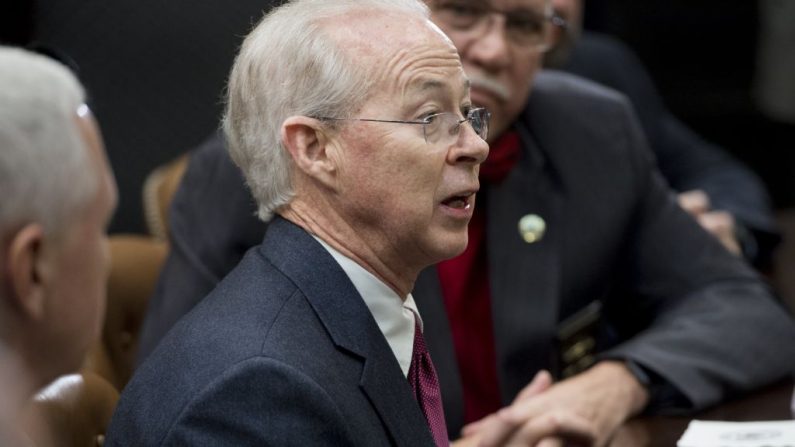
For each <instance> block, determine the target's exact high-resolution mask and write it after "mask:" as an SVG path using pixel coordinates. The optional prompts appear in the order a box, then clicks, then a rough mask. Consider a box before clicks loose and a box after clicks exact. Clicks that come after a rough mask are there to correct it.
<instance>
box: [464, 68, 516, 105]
mask: <svg viewBox="0 0 795 447" xmlns="http://www.w3.org/2000/svg"><path fill="white" fill-rule="evenodd" d="M469 82H470V83H471V85H472V87H477V88H479V89H481V90H486V91H488V92H489V93H491V94H492V95H494V96H496V97H497V98H499V99H500V100H502V101H507V100H509V99H511V89H510V88H508V87H506V86H505V85H503V84H502V83H500V82H499V81H497V80H496V79H494V78H492V77H490V76H487V75H480V74H475V75H470V76H469Z"/></svg>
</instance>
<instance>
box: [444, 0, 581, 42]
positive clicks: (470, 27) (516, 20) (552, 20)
mask: <svg viewBox="0 0 795 447" xmlns="http://www.w3.org/2000/svg"><path fill="white" fill-rule="evenodd" d="M431 5H432V6H431V8H432V9H433V12H434V20H435V21H437V22H438V23H441V24H444V25H445V26H446V27H448V28H450V29H451V30H453V31H458V32H466V33H471V35H472V36H475V37H482V36H484V35H485V34H487V33H488V32H489V30H490V29H491V27H492V26H493V25H494V18H495V16H499V15H501V16H503V17H504V22H505V25H504V26H505V36H506V37H507V39H508V40H509V41H511V42H513V43H515V44H517V45H519V46H522V47H525V48H529V49H535V50H539V51H546V50H548V49H549V46H550V45H551V43H552V38H553V30H554V28H553V26H556V27H559V28H566V27H567V26H568V25H567V23H566V21H565V20H563V18H561V17H559V16H557V15H555V14H554V12H553V11H552V8H551V7H550V5H549V4H547V7H546V8H544V10H543V11H538V10H533V9H529V8H519V9H514V10H510V11H500V10H498V9H496V8H494V7H492V6H491V5H490V4H489V2H486V1H483V0H435V1H434V2H432V3H431Z"/></svg>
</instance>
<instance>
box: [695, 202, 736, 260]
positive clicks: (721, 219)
mask: <svg viewBox="0 0 795 447" xmlns="http://www.w3.org/2000/svg"><path fill="white" fill-rule="evenodd" d="M697 220H698V223H699V224H700V225H701V226H702V227H703V228H704V229H705V230H707V231H708V232H710V233H711V234H713V235H714V236H715V237H717V238H718V240H719V241H720V242H721V243H722V244H723V246H724V247H726V249H728V250H729V251H730V252H731V253H734V254H735V255H739V254H740V253H741V251H742V250H741V248H740V244H739V242H738V241H737V238H736V236H735V228H734V227H735V222H734V217H732V215H731V214H729V213H727V212H726V211H710V212H708V213H704V214H701V215H700V216H698V219H697Z"/></svg>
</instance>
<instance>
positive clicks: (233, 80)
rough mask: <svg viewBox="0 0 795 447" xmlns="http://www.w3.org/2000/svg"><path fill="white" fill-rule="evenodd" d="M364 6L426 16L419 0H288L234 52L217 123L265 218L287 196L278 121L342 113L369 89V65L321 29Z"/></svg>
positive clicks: (287, 170) (285, 160) (375, 36)
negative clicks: (222, 113) (223, 107)
mask: <svg viewBox="0 0 795 447" xmlns="http://www.w3.org/2000/svg"><path fill="white" fill-rule="evenodd" d="M363 9H368V10H372V9H375V10H384V11H390V12H391V11H395V12H404V13H408V14H412V15H415V16H418V17H421V18H428V17H429V11H428V8H427V6H426V5H425V4H424V3H423V2H421V1H419V0H295V1H291V2H288V3H286V4H284V5H282V6H280V7H278V8H275V9H273V10H272V11H271V12H270V13H269V14H267V15H266V16H265V17H264V18H263V19H262V21H260V23H259V24H258V25H257V26H256V28H254V30H253V31H252V32H251V33H250V34H249V35H248V37H246V39H245V41H244V42H243V45H242V47H241V50H240V53H239V54H238V56H237V58H236V59H235V63H234V66H233V68H232V72H231V74H230V76H229V85H228V89H227V90H228V91H227V105H226V113H225V116H224V120H223V127H224V132H225V133H226V138H227V142H228V145H229V152H230V155H231V156H232V159H233V160H234V162H235V163H236V164H237V165H238V166H239V167H240V169H242V170H243V174H244V175H245V177H246V182H247V184H248V186H249V188H250V189H251V192H252V195H253V196H254V199H255V200H256V201H257V205H258V214H259V217H260V219H262V220H264V221H268V220H269V219H270V218H271V217H273V213H274V212H275V211H276V210H278V209H279V207H281V206H283V205H285V204H287V203H289V202H290V200H291V199H292V197H293V195H294V191H293V187H292V183H291V178H290V169H291V166H290V157H289V154H288V153H287V151H286V149H285V148H284V146H283V144H282V141H281V126H282V123H284V121H285V120H286V119H287V118H289V117H290V116H297V115H300V116H331V117H344V116H347V115H349V114H350V113H352V112H353V111H355V110H357V109H358V108H359V107H360V106H361V105H362V104H363V103H364V101H366V99H367V98H368V96H369V95H370V93H371V87H372V84H373V80H372V79H369V77H368V73H369V68H370V67H366V66H363V64H362V63H361V62H358V61H357V60H356V57H355V56H356V55H355V54H350V52H346V51H345V48H339V47H338V45H337V43H336V42H335V41H334V40H333V39H332V38H330V36H329V33H328V32H327V30H326V29H324V27H326V26H328V23H334V24H337V23H340V24H342V22H341V21H340V22H333V19H335V18H337V19H338V20H341V19H340V16H342V15H345V14H348V13H351V12H354V11H360V10H363ZM329 19H332V20H329ZM321 22H322V23H321ZM332 26H333V25H332ZM372 38H373V39H374V40H375V39H378V38H379V36H378V34H377V33H374V34H373V36H372Z"/></svg>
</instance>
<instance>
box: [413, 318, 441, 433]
mask: <svg viewBox="0 0 795 447" xmlns="http://www.w3.org/2000/svg"><path fill="white" fill-rule="evenodd" d="M408 380H409V384H411V389H412V390H413V391H414V398H415V399H417V403H419V404H420V408H421V409H422V414H424V415H425V420H426V421H427V422H428V426H429V427H430V429H431V434H432V435H433V440H434V441H435V442H436V445H437V446H439V447H441V446H445V447H447V446H449V445H450V438H448V437H447V425H446V424H445V422H444V409H443V408H442V393H441V391H440V390H439V380H438V379H437V377H436V370H435V369H434V368H433V363H432V362H431V355H430V354H429V353H428V348H426V347H425V339H424V338H423V337H422V331H421V330H420V325H419V323H416V324H415V325H414V352H413V353H412V354H411V365H409V374H408Z"/></svg>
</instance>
